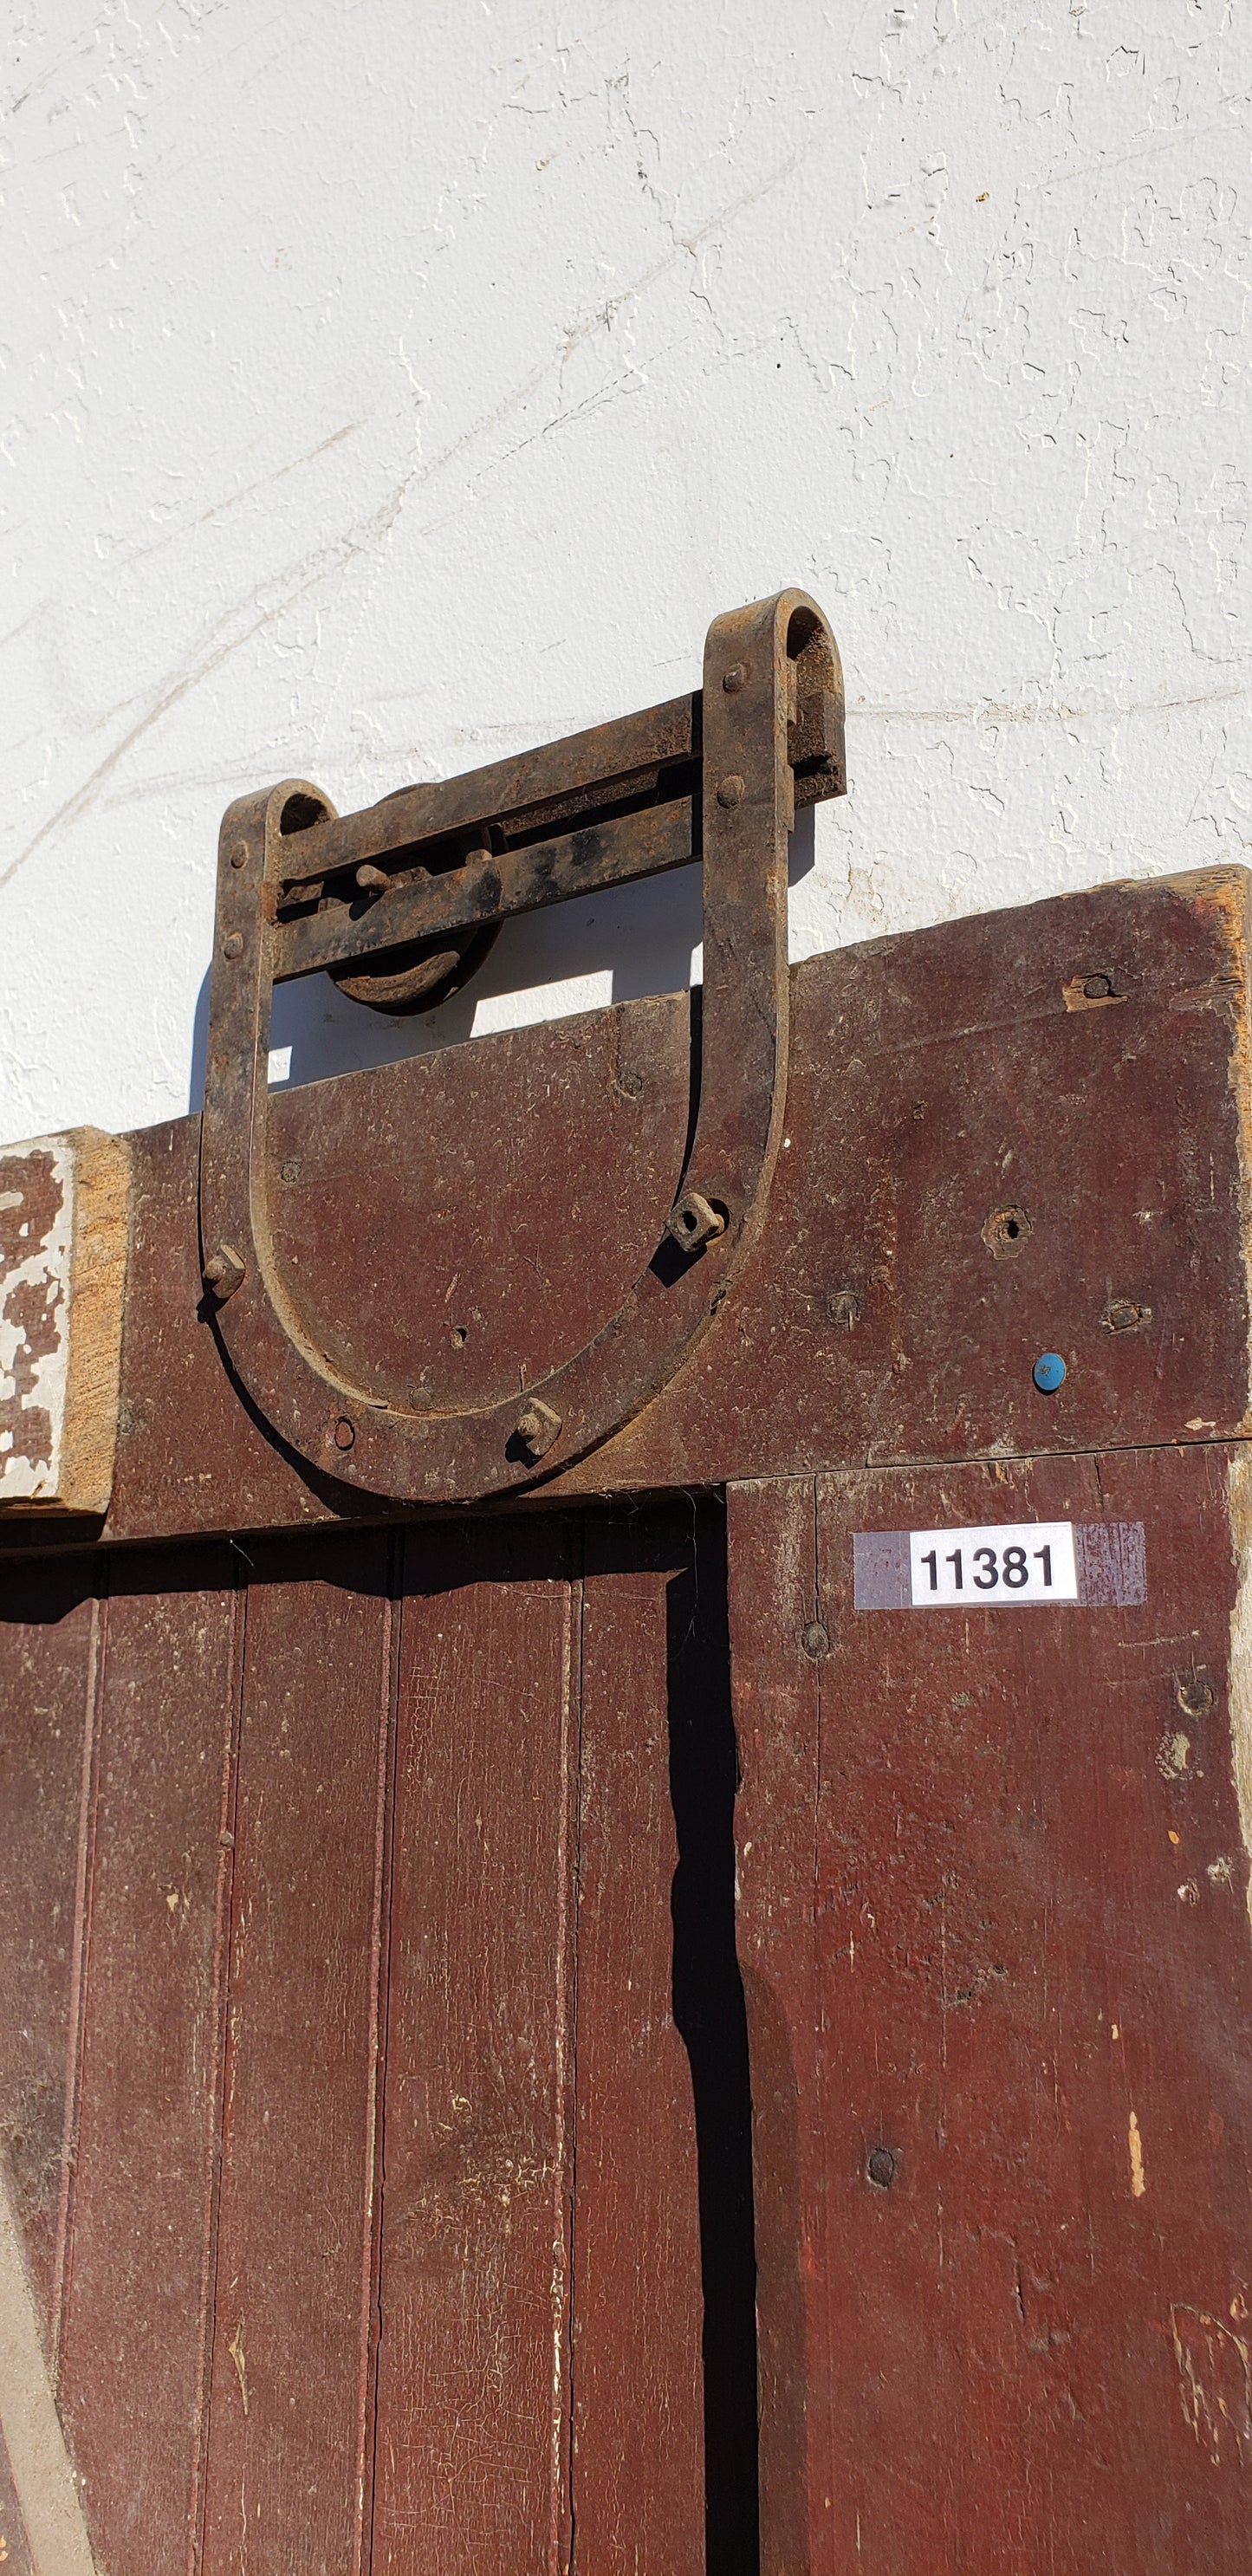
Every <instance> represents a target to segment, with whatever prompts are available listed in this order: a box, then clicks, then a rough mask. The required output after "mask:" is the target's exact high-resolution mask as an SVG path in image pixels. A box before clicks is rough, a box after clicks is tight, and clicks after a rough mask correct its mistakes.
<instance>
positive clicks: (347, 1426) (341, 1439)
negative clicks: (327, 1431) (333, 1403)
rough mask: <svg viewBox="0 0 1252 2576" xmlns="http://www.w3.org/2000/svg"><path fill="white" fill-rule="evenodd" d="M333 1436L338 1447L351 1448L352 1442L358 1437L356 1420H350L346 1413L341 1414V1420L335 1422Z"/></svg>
mask: <svg viewBox="0 0 1252 2576" xmlns="http://www.w3.org/2000/svg"><path fill="white" fill-rule="evenodd" d="M332 1436H333V1439H334V1443H335V1447H336V1449H350V1448H351V1447H352V1443H353V1441H354V1440H355V1438H356V1424H355V1423H354V1422H349V1420H348V1417H347V1414H346V1413H341V1414H340V1416H339V1420H338V1421H337V1423H336V1424H335V1428H334V1433H333V1435H332Z"/></svg>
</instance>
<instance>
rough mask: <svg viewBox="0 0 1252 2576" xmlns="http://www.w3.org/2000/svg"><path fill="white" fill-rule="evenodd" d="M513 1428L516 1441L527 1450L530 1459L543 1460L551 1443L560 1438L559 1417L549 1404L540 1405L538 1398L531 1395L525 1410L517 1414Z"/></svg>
mask: <svg viewBox="0 0 1252 2576" xmlns="http://www.w3.org/2000/svg"><path fill="white" fill-rule="evenodd" d="M515 1427H516V1432H517V1437H518V1439H519V1440H520V1441H521V1442H522V1443H523V1445H524V1446H525V1447H526V1448H527V1449H529V1451H530V1454H531V1457H532V1458H543V1457H546V1455H547V1452H548V1451H549V1449H550V1448H551V1446H552V1443H553V1441H554V1440H556V1439H559V1437H560V1431H561V1417H560V1414H559V1413H554V1412H553V1410H552V1407H551V1405H550V1404H541V1403H540V1400H539V1398H538V1396H537V1395H532V1397H531V1399H530V1402H529V1404H528V1405H527V1406H526V1408H525V1410H524V1411H523V1412H521V1413H519V1415H518V1417H517V1423H516V1426H515Z"/></svg>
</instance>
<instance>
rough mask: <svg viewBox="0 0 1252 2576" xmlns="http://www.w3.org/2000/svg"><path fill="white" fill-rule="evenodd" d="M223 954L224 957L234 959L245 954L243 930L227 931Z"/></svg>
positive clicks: (223, 942)
mask: <svg viewBox="0 0 1252 2576" xmlns="http://www.w3.org/2000/svg"><path fill="white" fill-rule="evenodd" d="M222 955H223V957H229V958H232V959H234V958H236V957H242V955H243V932H242V930H228V931H227V933H226V937H225V938H224V940H223V941H222Z"/></svg>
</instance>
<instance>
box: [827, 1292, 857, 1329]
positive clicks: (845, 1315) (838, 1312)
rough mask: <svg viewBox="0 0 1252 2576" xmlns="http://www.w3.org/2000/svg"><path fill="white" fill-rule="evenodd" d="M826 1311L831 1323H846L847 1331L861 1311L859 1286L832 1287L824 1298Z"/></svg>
mask: <svg viewBox="0 0 1252 2576" xmlns="http://www.w3.org/2000/svg"><path fill="white" fill-rule="evenodd" d="M826 1312H827V1314H828V1315H829V1317H830V1320H831V1322H832V1324H846V1325H847V1328H848V1330H849V1332H851V1330H852V1326H853V1325H854V1324H855V1323H856V1322H857V1321H858V1319H859V1317H860V1312H861V1292H860V1289H859V1288H832V1289H831V1292H830V1295H829V1296H828V1298H827V1300H826Z"/></svg>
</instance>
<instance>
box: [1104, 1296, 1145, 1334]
mask: <svg viewBox="0 0 1252 2576" xmlns="http://www.w3.org/2000/svg"><path fill="white" fill-rule="evenodd" d="M1100 1321H1101V1323H1102V1324H1103V1325H1104V1327H1105V1330H1106V1331H1107V1332H1110V1333H1133V1332H1134V1330H1135V1327H1136V1325H1137V1324H1150V1323H1151V1321H1152V1309H1151V1307H1150V1306H1140V1305H1139V1304H1138V1303H1137V1301H1136V1300H1135V1298H1133V1297H1110V1299H1109V1302H1108V1304H1107V1306H1106V1307H1105V1309H1104V1313H1103V1314H1102V1316H1101V1317H1100Z"/></svg>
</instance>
